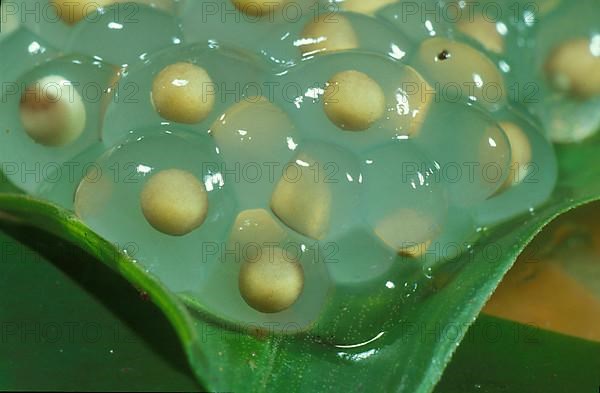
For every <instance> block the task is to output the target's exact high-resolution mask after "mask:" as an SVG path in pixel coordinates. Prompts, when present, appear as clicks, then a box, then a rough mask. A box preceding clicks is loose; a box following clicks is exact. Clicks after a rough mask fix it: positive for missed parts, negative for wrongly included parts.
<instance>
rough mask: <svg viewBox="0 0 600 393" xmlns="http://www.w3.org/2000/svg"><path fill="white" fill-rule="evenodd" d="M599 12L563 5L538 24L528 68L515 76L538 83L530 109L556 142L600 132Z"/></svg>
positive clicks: (591, 6) (591, 4) (589, 4)
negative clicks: (599, 130) (599, 129)
mask: <svg viewBox="0 0 600 393" xmlns="http://www.w3.org/2000/svg"><path fill="white" fill-rule="evenodd" d="M599 12H600V4H598V2H596V1H581V2H578V4H577V6H574V5H572V4H569V3H568V2H563V3H562V4H561V5H560V6H558V7H557V8H556V9H555V10H554V11H553V12H552V13H549V14H548V15H546V16H545V17H544V18H542V19H541V20H540V24H539V26H538V29H537V30H536V31H535V35H534V37H533V38H534V40H535V43H536V44H535V47H533V48H531V50H530V53H529V55H528V56H527V57H526V59H529V60H530V63H529V64H528V65H529V68H528V69H525V70H521V71H522V72H521V73H519V74H518V75H516V77H518V78H519V79H518V80H519V82H520V83H526V81H534V82H535V83H536V85H537V87H538V90H537V91H536V93H537V94H536V95H535V97H534V98H535V100H531V101H530V102H529V104H530V105H528V107H529V109H530V110H531V111H532V112H533V114H534V115H536V117H537V118H539V119H540V120H541V121H542V124H543V126H544V129H545V131H546V133H547V135H548V136H549V137H550V138H551V139H552V140H553V141H555V142H562V143H569V142H575V141H579V140H582V139H585V138H586V137H588V136H590V135H592V134H594V133H595V132H596V131H597V130H598V128H599V127H600V111H599V110H598V108H600V77H598V75H599V72H598V70H600V23H599V22H598V18H597V15H598V13H599ZM557 31H560V34H556V32H557ZM573 59H576V60H573ZM530 64H531V65H530Z"/></svg>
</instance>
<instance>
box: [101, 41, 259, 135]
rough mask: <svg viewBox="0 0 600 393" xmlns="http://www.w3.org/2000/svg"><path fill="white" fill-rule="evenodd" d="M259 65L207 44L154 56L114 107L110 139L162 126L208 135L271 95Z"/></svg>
mask: <svg viewBox="0 0 600 393" xmlns="http://www.w3.org/2000/svg"><path fill="white" fill-rule="evenodd" d="M259 60H260V58H257V57H254V56H253V55H251V54H250V53H249V52H245V51H243V50H238V49H232V48H222V47H219V46H212V45H207V44H194V45H190V46H176V47H174V48H169V49H167V50H164V51H160V52H158V53H155V54H153V55H152V56H150V57H148V59H147V60H146V62H145V63H144V65H140V66H137V67H132V68H131V69H129V70H127V71H126V72H125V73H124V76H123V79H122V80H121V81H120V82H119V84H118V86H117V90H116V93H115V98H114V100H113V102H112V104H111V105H110V106H109V108H108V112H107V117H106V122H105V125H104V129H103V138H104V140H105V141H106V142H107V143H108V144H109V145H110V144H114V143H116V141H118V140H119V139H120V138H121V137H122V136H123V135H125V134H126V133H128V132H130V131H132V130H135V129H136V128H139V127H148V126H152V125H160V124H161V123H165V124H168V123H176V122H179V123H186V124H189V126H191V127H194V128H195V129H196V130H197V131H198V132H201V133H207V132H208V130H209V128H210V125H211V124H213V123H214V122H215V121H216V120H217V119H218V117H219V116H221V115H222V114H223V113H224V112H225V111H226V110H227V109H229V108H230V107H231V106H233V105H234V104H236V103H239V102H242V101H245V100H246V98H247V97H250V96H255V95H261V94H262V93H263V92H266V91H267V89H268V87H267V86H265V84H264V83H263V80H264V76H263V72H264V70H263V68H262V67H261V65H262V63H261V62H260V61H259ZM179 68H183V70H182V71H178V69H179ZM188 68H192V69H193V70H195V71H194V72H188V71H187V69H188ZM196 75H199V76H196ZM161 79H162V82H161V81H160V80H161ZM165 90H170V91H165ZM159 95H162V97H160V96H159ZM176 120H179V121H176Z"/></svg>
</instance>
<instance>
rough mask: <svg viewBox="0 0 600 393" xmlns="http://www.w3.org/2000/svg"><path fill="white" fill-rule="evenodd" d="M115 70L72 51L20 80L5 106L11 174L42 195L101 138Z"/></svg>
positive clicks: (5, 137) (4, 154)
mask: <svg viewBox="0 0 600 393" xmlns="http://www.w3.org/2000/svg"><path fill="white" fill-rule="evenodd" d="M116 73H117V70H116V69H115V68H113V67H112V66H108V65H106V64H104V63H102V62H99V61H96V60H94V59H91V58H87V57H84V56H75V57H71V56H68V57H60V58H56V59H53V60H51V61H47V62H45V63H43V64H42V65H40V66H38V67H36V68H34V69H33V70H30V71H29V72H27V73H26V74H25V75H22V76H20V77H19V78H18V79H16V81H17V82H16V84H17V85H18V93H17V94H11V95H10V96H7V97H6V103H5V104H4V105H2V109H1V110H2V112H4V113H5V115H3V118H4V119H5V132H3V133H2V138H3V143H2V144H1V145H2V146H4V147H5V151H3V152H2V157H3V160H4V165H5V168H4V169H5V171H4V172H5V174H6V175H7V177H8V178H9V179H11V180H12V181H13V182H14V183H15V184H16V185H17V186H19V187H21V188H23V189H24V190H25V191H27V192H30V193H33V194H37V193H38V192H41V188H40V187H42V185H43V183H44V180H45V178H46V177H47V176H51V177H52V178H53V179H55V178H54V176H55V175H51V173H53V172H55V171H56V170H57V169H58V168H59V167H60V165H62V164H63V163H64V162H66V161H68V160H69V159H72V158H73V157H75V156H76V155H78V154H79V153H81V152H82V151H83V150H85V149H87V148H88V147H90V146H92V145H93V144H95V143H99V141H100V133H99V131H100V128H101V126H102V119H103V116H104V112H103V109H104V107H103V100H104V99H105V96H106V95H107V94H110V93H108V87H109V86H110V84H111V83H112V80H113V78H114V77H115V75H116ZM54 181H58V180H57V179H55V180H54Z"/></svg>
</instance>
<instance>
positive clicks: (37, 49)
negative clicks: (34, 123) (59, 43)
mask: <svg viewBox="0 0 600 393" xmlns="http://www.w3.org/2000/svg"><path fill="white" fill-rule="evenodd" d="M3 4H4V3H3ZM2 50H3V51H6V53H10V54H11V60H12V61H3V62H2V63H0V81H2V85H3V88H2V97H3V99H7V98H8V97H9V96H11V95H18V94H20V91H19V86H18V84H17V83H16V80H17V79H18V78H19V77H20V76H21V75H23V74H24V73H26V72H27V71H29V70H30V69H32V68H34V67H36V66H38V65H40V64H42V63H43V62H45V61H48V60H49V59H52V58H53V57H57V56H58V53H59V52H58V50H57V49H56V48H54V47H52V46H51V45H50V44H48V43H47V42H46V41H45V40H44V39H43V38H41V37H39V36H37V35H36V34H34V33H33V32H32V31H31V30H29V29H27V28H26V27H23V26H19V27H18V28H17V29H16V30H15V31H14V32H13V34H10V35H7V36H6V39H4V40H3V41H2ZM3 103H5V101H3Z"/></svg>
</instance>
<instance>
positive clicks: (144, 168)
mask: <svg viewBox="0 0 600 393" xmlns="http://www.w3.org/2000/svg"><path fill="white" fill-rule="evenodd" d="M139 131H140V132H138V133H136V134H135V135H131V136H129V137H127V138H126V139H125V140H124V141H123V142H122V143H120V144H118V145H116V146H114V147H112V148H111V149H109V150H108V151H106V152H105V153H104V154H103V155H102V156H101V157H100V158H98V160H97V165H94V166H93V167H91V168H90V170H89V171H88V174H87V176H86V177H85V178H84V179H83V180H82V182H81V183H80V184H79V186H78V189H77V193H76V196H75V203H74V209H75V211H76V213H77V214H78V215H79V216H80V217H81V218H82V219H83V220H84V221H85V222H86V224H88V225H89V226H90V227H91V228H92V229H93V230H95V231H97V232H98V233H101V234H103V236H104V237H105V238H106V239H107V240H109V241H111V242H114V243H115V244H117V246H118V247H123V245H124V244H127V245H131V244H134V245H135V246H136V250H137V251H136V253H135V255H132V257H133V258H134V259H136V260H137V261H139V263H142V264H143V265H144V266H145V268H146V269H147V271H148V272H150V273H152V274H154V275H155V276H157V277H160V279H161V280H162V281H163V282H164V283H165V284H166V285H167V286H168V287H169V288H171V289H172V290H173V291H175V292H182V291H190V290H194V289H195V288H196V287H197V286H198V285H202V283H203V282H205V279H206V269H207V268H206V266H209V265H211V264H214V263H216V262H217V261H218V255H210V256H206V259H203V257H204V255H203V251H202V247H201V245H202V243H203V242H207V241H214V242H220V241H224V239H226V235H227V232H228V231H229V230H230V226H231V224H232V222H233V219H234V218H235V212H236V210H237V203H236V198H235V195H234V194H233V193H232V191H231V189H230V187H228V185H227V184H224V182H223V178H222V176H221V174H220V173H219V172H218V171H214V170H213V168H214V167H215V166H217V167H218V165H219V163H220V158H219V156H218V155H217V154H216V152H215V148H214V145H213V143H212V141H211V139H210V137H208V136H199V135H197V134H195V133H193V132H189V130H186V129H185V128H183V127H179V126H169V127H163V128H162V129H157V128H152V129H150V130H139ZM166 152H174V153H175V152H176V154H165V153H166ZM167 169H181V170H185V171H188V172H190V173H191V174H193V175H194V176H195V177H196V178H197V179H198V180H199V181H201V182H202V183H203V184H204V186H205V189H206V192H207V193H208V203H209V205H208V206H209V208H208V214H207V216H206V219H205V220H204V222H203V224H202V225H201V226H200V227H199V228H198V229H197V230H195V231H193V232H191V233H189V234H188V235H186V236H181V237H176V236H169V235H166V234H164V233H161V232H159V231H157V230H156V229H154V228H153V227H152V226H151V225H150V224H149V223H148V221H147V220H146V219H145V217H144V216H143V214H142V209H141V205H140V193H141V191H142V189H143V186H144V184H145V183H146V181H147V180H148V178H149V177H151V176H152V175H153V174H155V173H157V172H159V171H161V170H167ZM199 246H200V247H199Z"/></svg>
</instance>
